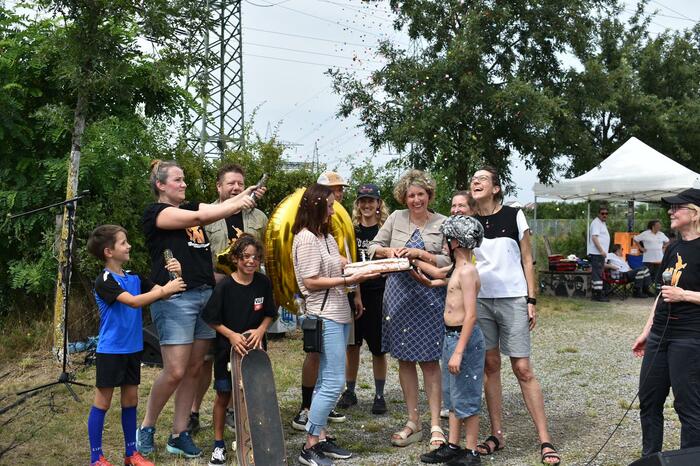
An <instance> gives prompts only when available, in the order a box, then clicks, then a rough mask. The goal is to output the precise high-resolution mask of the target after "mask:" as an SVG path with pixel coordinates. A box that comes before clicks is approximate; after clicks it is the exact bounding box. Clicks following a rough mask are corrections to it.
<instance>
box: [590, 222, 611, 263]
mask: <svg viewBox="0 0 700 466" xmlns="http://www.w3.org/2000/svg"><path fill="white" fill-rule="evenodd" d="M590 231H591V234H590V237H589V238H588V247H587V248H586V253H587V254H596V255H598V256H600V251H598V248H597V247H595V243H593V237H594V236H597V237H598V242H599V243H600V246H601V247H602V248H603V251H605V253H606V254H607V252H608V250H609V249H610V233H608V227H607V226H606V225H605V222H603V221H601V220H600V219H599V218H598V217H596V218H594V219H593V221H592V222H591V228H590Z"/></svg>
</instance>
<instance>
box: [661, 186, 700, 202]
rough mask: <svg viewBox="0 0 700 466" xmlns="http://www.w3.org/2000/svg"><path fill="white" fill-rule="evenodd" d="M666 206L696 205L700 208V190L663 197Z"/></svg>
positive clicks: (688, 190) (690, 190)
mask: <svg viewBox="0 0 700 466" xmlns="http://www.w3.org/2000/svg"><path fill="white" fill-rule="evenodd" d="M661 200H662V201H664V202H665V203H666V204H695V205H696V206H698V207H700V189H696V188H690V189H686V190H685V191H681V192H680V193H678V194H676V195H675V196H668V197H662V198H661Z"/></svg>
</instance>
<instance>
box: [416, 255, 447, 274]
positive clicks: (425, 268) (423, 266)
mask: <svg viewBox="0 0 700 466" xmlns="http://www.w3.org/2000/svg"><path fill="white" fill-rule="evenodd" d="M411 264H413V265H415V266H416V267H418V268H419V269H420V270H421V271H422V272H424V273H427V274H428V275H430V276H431V277H433V278H446V277H447V274H448V273H449V272H450V270H451V269H452V266H451V265H447V266H445V267H437V266H435V265H433V264H431V263H429V262H425V261H422V260H420V259H414V260H412V261H411Z"/></svg>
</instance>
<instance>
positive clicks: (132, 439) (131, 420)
mask: <svg viewBox="0 0 700 466" xmlns="http://www.w3.org/2000/svg"><path fill="white" fill-rule="evenodd" d="M122 430H123V431H124V451H125V453H124V455H125V456H131V455H133V454H134V452H135V451H136V406H131V407H129V408H124V407H123V406H122Z"/></svg>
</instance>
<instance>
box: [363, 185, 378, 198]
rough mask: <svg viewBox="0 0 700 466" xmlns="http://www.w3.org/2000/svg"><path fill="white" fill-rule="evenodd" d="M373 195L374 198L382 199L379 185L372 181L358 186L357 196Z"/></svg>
mask: <svg viewBox="0 0 700 466" xmlns="http://www.w3.org/2000/svg"><path fill="white" fill-rule="evenodd" d="M363 197H371V198H372V199H381V196H380V193H379V186H377V185H376V184H372V183H367V184H363V185H362V186H360V187H359V188H357V198H358V199H360V198H363Z"/></svg>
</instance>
